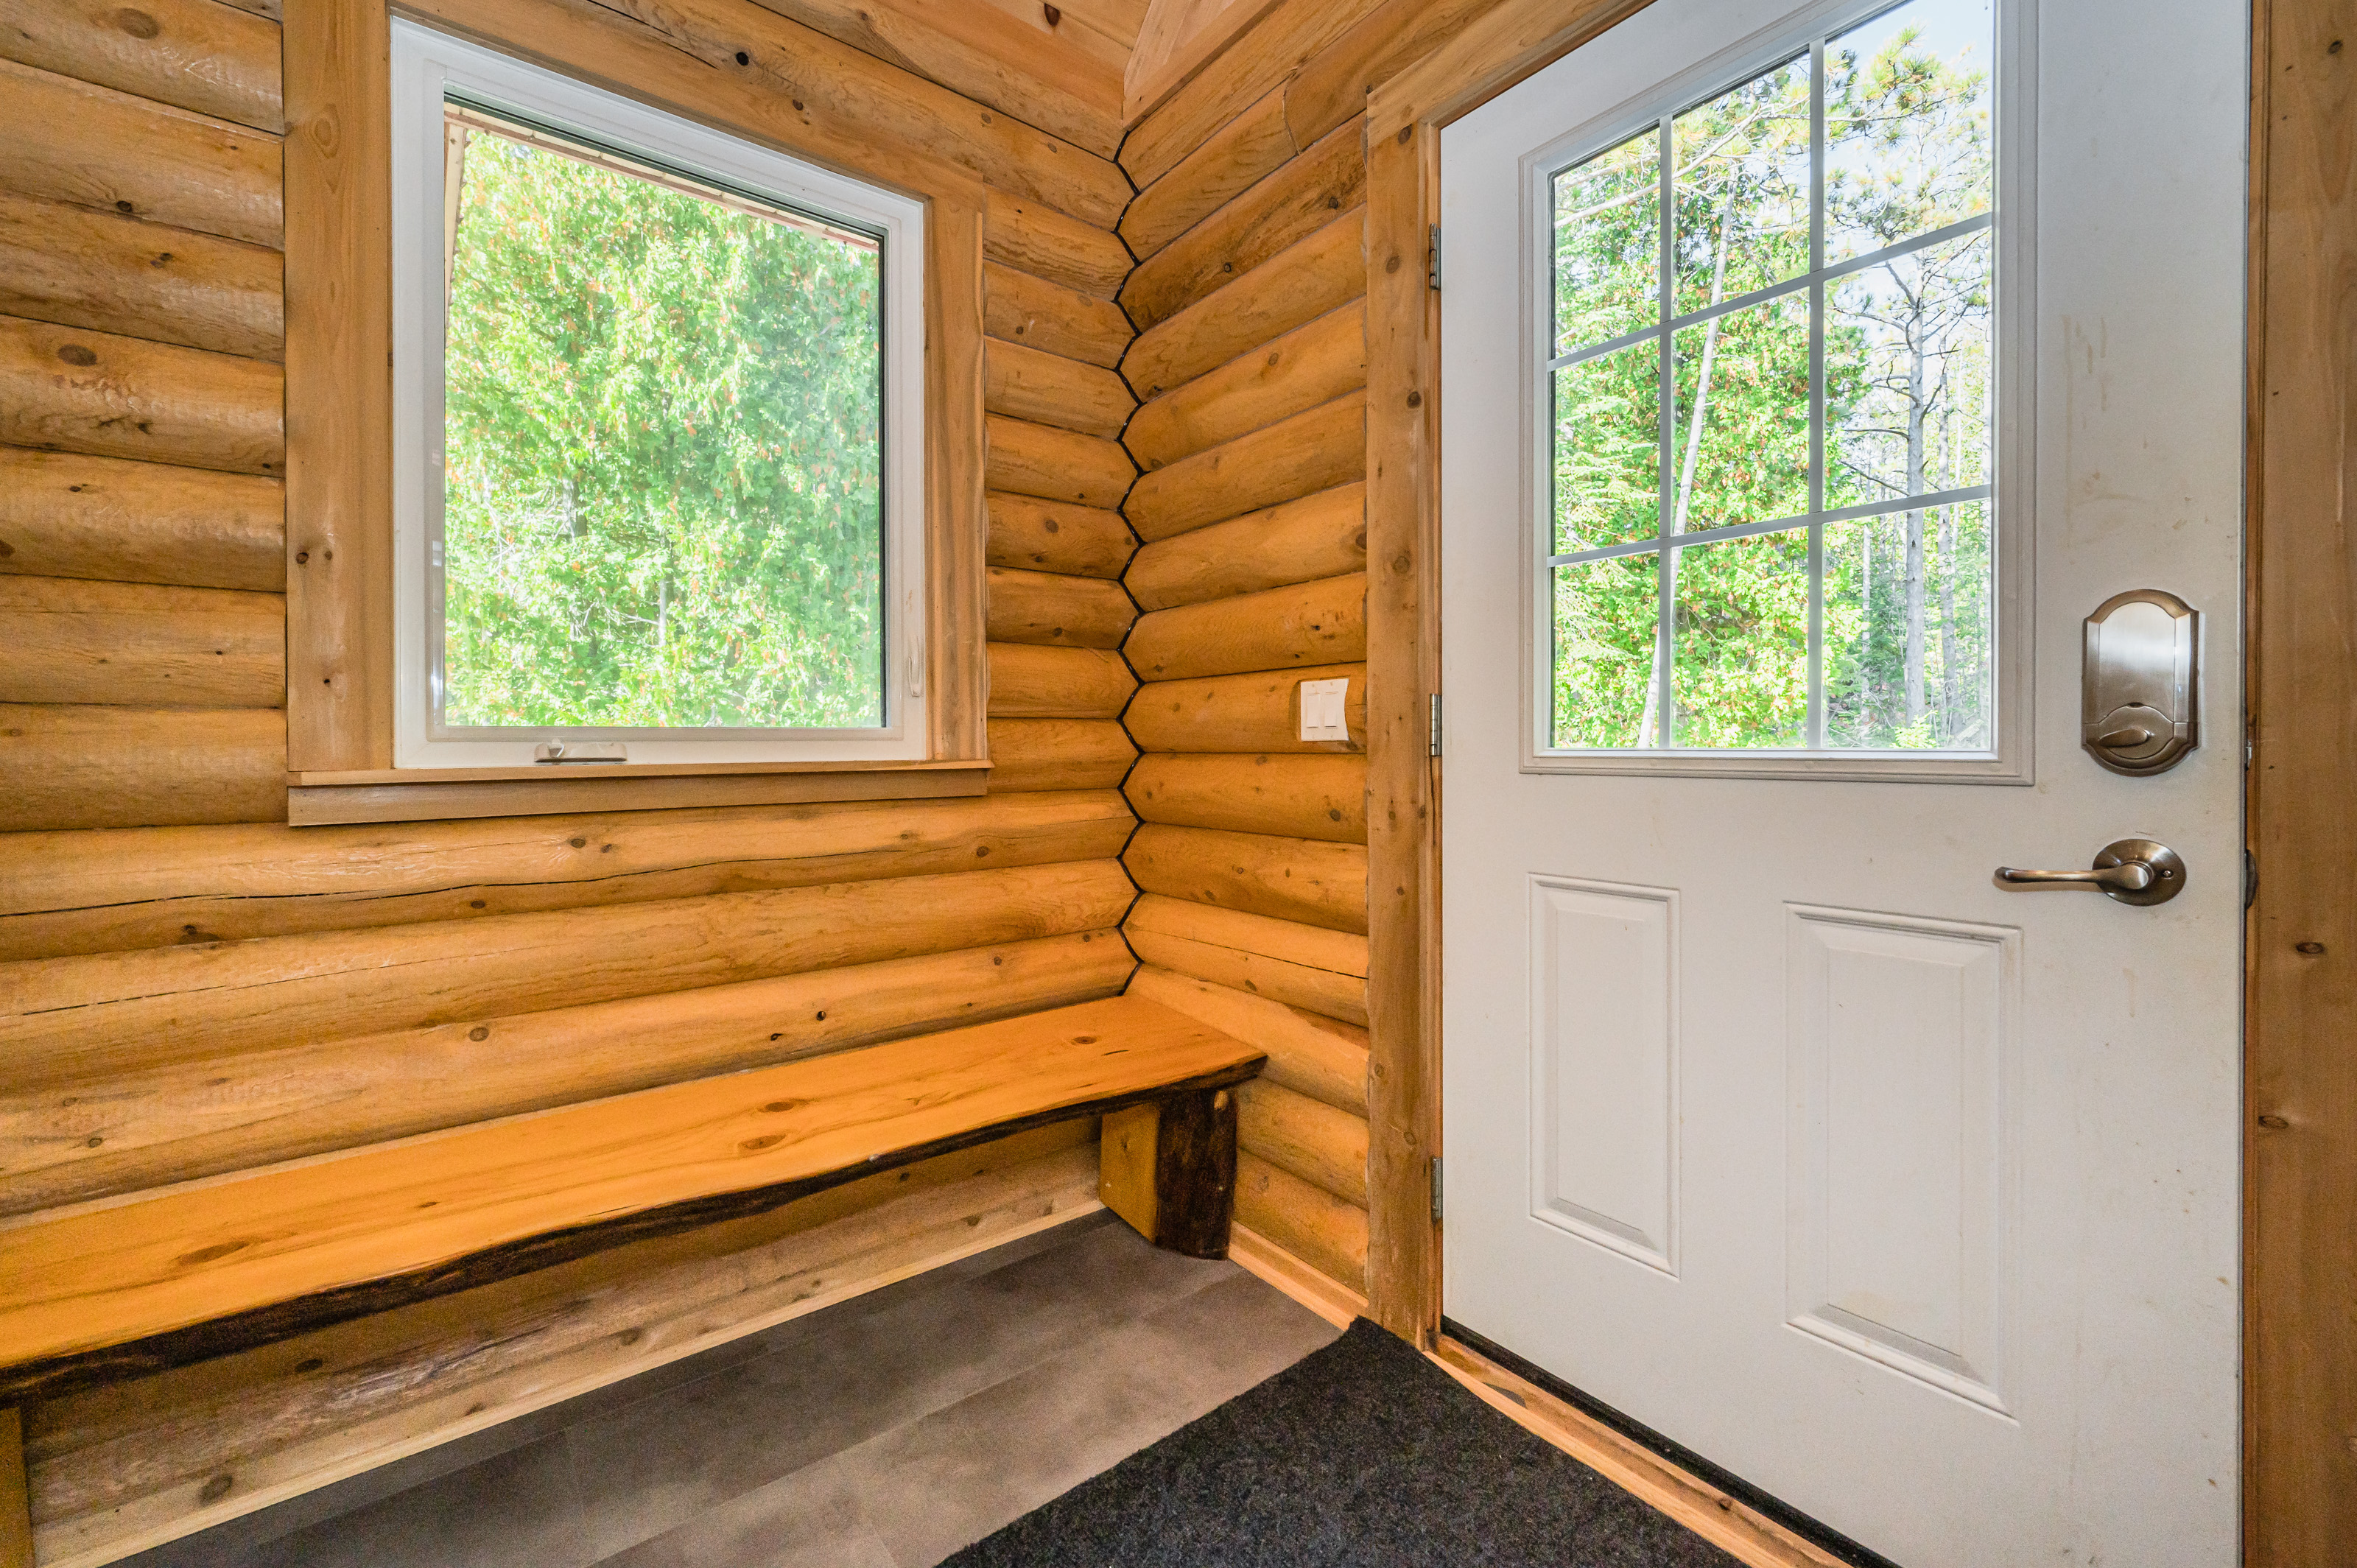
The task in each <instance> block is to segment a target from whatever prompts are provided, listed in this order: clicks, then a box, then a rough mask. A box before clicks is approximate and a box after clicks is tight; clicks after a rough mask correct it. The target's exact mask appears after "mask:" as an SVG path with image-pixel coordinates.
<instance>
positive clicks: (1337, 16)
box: [1121, 0, 1382, 189]
mask: <svg viewBox="0 0 2357 1568" xmlns="http://www.w3.org/2000/svg"><path fill="white" fill-rule="evenodd" d="M1381 3H1382V0H1317V3H1315V4H1310V5H1302V4H1298V3H1293V4H1287V5H1274V6H1271V7H1269V8H1268V10H1267V11H1266V12H1265V14H1264V15H1263V16H1261V17H1260V18H1259V19H1258V20H1257V21H1255V22H1254V24H1253V25H1252V26H1251V27H1247V28H1245V29H1244V30H1243V32H1242V33H1241V34H1239V35H1238V36H1237V38H1235V39H1234V41H1233V42H1232V43H1230V44H1229V45H1228V47H1227V48H1223V49H1222V50H1221V51H1220V52H1219V54H1218V55H1216V56H1215V57H1213V58H1212V59H1211V60H1209V61H1208V62H1206V63H1205V65H1204V66H1203V68H1202V70H1199V71H1197V72H1196V73H1195V74H1194V75H1193V76H1192V77H1190V78H1189V80H1188V81H1187V82H1186V83H1185V85H1183V86H1181V87H1179V89H1178V91H1175V92H1172V93H1170V94H1168V96H1167V97H1166V98H1164V99H1163V100H1162V101H1161V102H1159V103H1157V104H1156V105H1154V106H1153V107H1151V108H1150V109H1148V110H1147V111H1146V113H1144V114H1143V115H1137V114H1133V115H1132V118H1133V119H1135V121H1136V124H1134V125H1132V126H1131V127H1130V132H1129V134H1128V135H1127V136H1126V137H1125V138H1124V139H1123V142H1122V146H1121V166H1122V167H1123V168H1124V169H1125V171H1127V173H1128V175H1129V177H1130V178H1131V179H1132V180H1134V181H1135V182H1136V184H1137V186H1138V188H1140V189H1143V188H1146V187H1147V186H1150V185H1152V184H1154V183H1155V182H1156V181H1157V180H1158V179H1160V178H1161V177H1163V176H1164V175H1165V174H1167V173H1168V172H1169V171H1170V170H1171V169H1172V168H1173V167H1175V166H1177V165H1178V163H1179V160H1181V159H1182V158H1184V157H1185V156H1187V155H1188V154H1189V153H1191V152H1193V151H1194V150H1195V149H1196V148H1198V147H1200V146H1201V145H1203V144H1204V143H1205V142H1207V141H1209V140H1211V137H1212V136H1214V135H1216V134H1218V133H1219V130H1220V127H1221V126H1222V125H1225V124H1228V123H1229V122H1230V121H1231V120H1233V119H1234V118H1235V117H1236V116H1237V115H1239V114H1241V113H1243V112H1244V111H1245V109H1246V108H1247V107H1248V106H1250V105H1251V104H1252V103H1253V102H1254V101H1255V100H1257V99H1259V98H1260V97H1261V96H1262V95H1263V94H1265V93H1266V92H1267V91H1269V90H1270V89H1272V88H1275V87H1277V86H1279V85H1281V84H1282V83H1283V82H1284V81H1285V80H1286V78H1287V77H1289V76H1291V75H1292V74H1293V73H1294V72H1295V71H1297V70H1300V69H1301V67H1302V65H1303V64H1305V63H1306V62H1307V61H1308V60H1309V59H1311V58H1312V57H1313V56H1315V55H1316V54H1317V53H1318V51H1319V50H1320V49H1322V48H1325V47H1326V46H1327V44H1328V43H1329V41H1330V40H1332V39H1333V38H1337V37H1339V36H1340V34H1341V33H1342V32H1344V31H1345V30H1346V29H1347V28H1349V27H1351V24H1352V23H1354V22H1356V21H1357V20H1358V19H1359V18H1360V17H1361V16H1365V15H1366V14H1367V13H1368V12H1369V11H1372V10H1373V9H1374V8H1375V7H1376V6H1377V5H1380V4H1381Z"/></svg>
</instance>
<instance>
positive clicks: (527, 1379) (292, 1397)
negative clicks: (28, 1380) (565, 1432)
mask: <svg viewBox="0 0 2357 1568" xmlns="http://www.w3.org/2000/svg"><path fill="white" fill-rule="evenodd" d="M1096 1183H1097V1130H1096V1127H1095V1124H1094V1123H1093V1122H1087V1121H1081V1122H1062V1123H1059V1124H1057V1125H1055V1126H1051V1127H1044V1128H1040V1129H1039V1130H1037V1131H1035V1132H1030V1133H1017V1134H1016V1135H1015V1136H1014V1137H1011V1138H1004V1139H998V1140H995V1141H993V1142H991V1143H989V1144H982V1145H980V1146H978V1147H975V1148H972V1149H963V1150H960V1151H958V1152H957V1153H955V1154H952V1155H941V1156H938V1157H936V1158H935V1159H932V1160H928V1161H925V1162H922V1163H921V1164H919V1165H910V1166H906V1167H904V1168H902V1169H900V1170H897V1171H888V1172H879V1173H878V1174H877V1175H875V1176H868V1177H866V1178H864V1179H863V1180H860V1181H857V1182H854V1183H852V1184H850V1185H848V1186H845V1187H836V1188H834V1189H833V1190H831V1191H828V1192H823V1193H819V1194H816V1195H814V1196H813V1197H804V1198H801V1199H798V1200H796V1201H795V1202H792V1203H790V1204H786V1205H784V1206H782V1207H780V1208H778V1209H774V1210H772V1211H771V1212H770V1213H769V1214H766V1215H763V1216H760V1217H759V1219H753V1220H736V1221H731V1222H728V1223H726V1224H721V1225H716V1226H710V1227H706V1228H705V1229H704V1230H697V1231H692V1232H688V1233H685V1234H683V1235H679V1236H673V1237H666V1238H662V1239H657V1240H645V1241H640V1242H638V1243H635V1244H633V1245H631V1246H629V1247H624V1248H619V1249H617V1250H616V1251H611V1252H607V1253H601V1254H599V1255H597V1256H596V1257H591V1258H586V1259H582V1260H579V1261H578V1262H573V1263H567V1264H560V1265H558V1266H556V1267H554V1268H551V1269H545V1270H543V1271H541V1272H539V1273H534V1274H531V1275H527V1276H524V1277H522V1278H519V1279H515V1280H511V1281H507V1282H505V1283H500V1284H493V1285H487V1286H483V1287H480V1288H478V1289H476V1290H471V1291H468V1292H465V1293H462V1294H457V1295H453V1296H446V1297H443V1298H441V1299H439V1300H436V1301H431V1302H425V1303H420V1304H418V1305H414V1306H409V1307H404V1308H399V1309H396V1310H394V1311H393V1312H390V1313H385V1314H381V1315H378V1316H371V1317H369V1318H365V1319H361V1320H359V1321H356V1322H352V1323H348V1324H341V1325H338V1326H334V1327H330V1328H326V1329H321V1330H318V1331H317V1332H314V1333H311V1334H307V1335H302V1336H299V1337H296V1338H293V1339H287V1340H282V1341H279V1342H278V1343H275V1344H272V1345H266V1346H261V1347H257V1348H253V1349H250V1350H245V1351H242V1352H240V1353H238V1354H235V1355H231V1356H228V1357H224V1358H221V1359H217V1360H212V1361H208V1362H203V1363H200V1364H199V1365H196V1366H193V1367H188V1368H183V1369H178V1370H175V1371H171V1372H167V1373H163V1374H161V1375H159V1376H156V1377H152V1378H143V1379H140V1380H136V1381H134V1382H126V1383H114V1384H108V1385H105V1386H103V1387H101V1388H97V1389H92V1390H89V1391H84V1392H82V1393H80V1394H74V1395H69V1396H67V1397H65V1398H63V1399H59V1400H52V1401H48V1402H43V1403H41V1404H39V1405H37V1406H35V1407H33V1412H31V1413H33V1415H34V1418H35V1420H36V1422H37V1423H38V1424H37V1428H36V1431H37V1436H36V1439H35V1446H34V1449H33V1456H34V1470H35V1474H34V1477H33V1483H34V1507H35V1509H38V1512H39V1517H40V1519H41V1521H42V1522H41V1534H40V1540H41V1541H42V1542H43V1550H44V1551H47V1552H50V1553H51V1554H52V1557H51V1560H52V1561H55V1562H65V1561H69V1560H75V1561H82V1562H89V1563H94V1562H111V1561H113V1560H116V1559H118V1558H121V1557H123V1556H124V1555H126V1554H128V1553H131V1552H137V1551H139V1550H141V1549H142V1548H144V1547H147V1546H150V1545H153V1544H155V1543H156V1542H158V1541H168V1540H172V1539H174V1538H176V1537H178V1536H182V1535H186V1534H188V1532H189V1531H191V1530H197V1529H201V1528H203V1527H204V1526H207V1525H210V1524H215V1523H219V1522H221V1521H222V1520H226V1519H230V1518H233V1517H235V1516H237V1515H240V1514H242V1513H245V1512H247V1511H249V1510H251V1509H255V1508H259V1507H262V1506H264V1505H265V1504H268V1503H272V1502H276V1501H279V1500H282V1499H285V1498H291V1497H296V1496H298V1495H300V1494H301V1493H304V1492H306V1491H309V1490H311V1489H313V1488H315V1487H320V1486H323V1485H325V1484H327V1483H328V1482H331V1481H334V1480H337V1479H340V1478H342V1477H348V1476H351V1475H354V1474H357V1473H359V1472H361V1471H363V1470H367V1469H371V1468H373V1467H376V1466H382V1465H384V1464H387V1463H389V1462H391V1461H393V1460H394V1459H396V1458H399V1457H401V1456H402V1455H407V1454H412V1453H414V1452H416V1451H418V1450H419V1449H421V1448H425V1447H430V1446H433V1445H434V1444H439V1443H444V1442H447V1441H449V1440H451V1439H454V1438H457V1437H461V1436H464V1435H466V1434H468V1433H472V1432H477V1431H480V1430H482V1429H484V1428H486V1427H489V1426H493V1425H497V1424H499V1423H502V1422H506V1421H509V1420H512V1419H514V1418H516V1417H518V1416H522V1415H526V1414H529V1413H531V1412H534V1411H538V1410H542V1409H544V1408H546V1407H547V1406H549V1405H552V1404H555V1403H558V1402H562V1401H564V1400H565V1399H567V1398H570V1397H573V1396H575V1395H578V1394H581V1393H585V1392H588V1391H593V1390H595V1389H597V1388H600V1387H604V1386H607V1385H608V1384H611V1383H614V1382H617V1381H619V1380H622V1379H624V1378H627V1377H630V1376H631V1375H633V1374H635V1373H638V1372H641V1371H648V1370H651V1369H656V1368H660V1367H662V1366H664V1365H667V1364H669V1363H671V1362H673V1361H674V1360H676V1359H680V1358H682V1357H685V1356H689V1355H692V1354H694V1353H695V1352H697V1351H700V1350H704V1349H707V1348H718V1347H720V1346H723V1345H726V1343H728V1342H729V1341H731V1340H735V1339H737V1338H739V1337H743V1336H744V1335H746V1334H748V1333H749V1332H751V1331H753V1330H756V1329H759V1328H765V1327H770V1326H774V1325H776V1324H779V1323H781V1322H785V1321H788V1320H791V1319H793V1318H796V1317H800V1316H804V1315H806V1314H809V1313H812V1312H815V1311H818V1310H820V1309H822V1308H823V1307H826V1306H829V1305H833V1304H834V1303H836V1302H839V1301H844V1300H846V1299H848V1298H850V1297H853V1296H856V1295H859V1294H863V1293H865V1292H867V1291H870V1290H874V1289H876V1288H877V1287H878V1286H880V1285H885V1284H888V1283H892V1282H893V1281H895V1280H899V1279H905V1278H907V1277H908V1276H909V1275H910V1274H913V1273H922V1272H924V1271H925V1270H927V1269H930V1268H933V1267H937V1266H939V1265H941V1264H942V1263H945V1262H953V1261H955V1260H956V1259H958V1258H962V1257H966V1256H970V1255H971V1254H973V1253H974V1252H977V1251H984V1250H986V1249H988V1248H990V1247H993V1246H996V1245H998V1244H1001V1243H1003V1242H1006V1241H1010V1240H1015V1239H1017V1238H1018V1237H1021V1236H1025V1235H1028V1234H1031V1233H1032V1232H1034V1231H1037V1230H1040V1229H1042V1228H1043V1227H1047V1226H1051V1225H1055V1224H1058V1223H1061V1222H1062V1221H1064V1220H1065V1219H1069V1218H1071V1217H1072V1216H1074V1215H1079V1214H1084V1213H1087V1212H1089V1211H1090V1210H1091V1209H1092V1208H1095V1206H1096ZM221 1477H229V1481H228V1485H227V1486H226V1487H224V1486H223V1485H222V1484H221Z"/></svg>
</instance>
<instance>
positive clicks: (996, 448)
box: [985, 413, 1137, 509]
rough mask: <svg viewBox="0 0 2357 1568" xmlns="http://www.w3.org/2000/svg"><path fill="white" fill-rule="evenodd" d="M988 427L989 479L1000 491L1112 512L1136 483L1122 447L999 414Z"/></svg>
mask: <svg viewBox="0 0 2357 1568" xmlns="http://www.w3.org/2000/svg"><path fill="white" fill-rule="evenodd" d="M987 423H988V427H989V434H988V440H989V453H988V456H987V458H986V460H985V461H986V467H985V475H986V478H987V480H988V483H989V487H990V489H994V490H1012V491H1014V492H1015V493H1016V494H1017V495H1026V496H1038V497H1039V498H1041V499H1045V500H1051V501H1070V502H1071V503H1073V504H1075V505H1078V506H1089V507H1097V508H1100V509H1110V508H1114V507H1118V506H1119V505H1120V504H1121V500H1122V498H1123V497H1124V496H1125V495H1127V494H1128V493H1129V486H1130V481H1131V480H1132V479H1134V478H1136V475H1137V468H1136V465H1135V464H1133V463H1132V462H1131V461H1130V460H1129V454H1128V453H1126V452H1125V451H1123V450H1122V449H1121V446H1120V444H1119V443H1118V442H1114V441H1106V440H1103V439H1101V438H1100V437H1097V436H1094V435H1080V434H1078V433H1076V432H1073V431H1070V430H1058V429H1056V428H1054V427H1053V426H1051V425H1046V424H1032V423H1030V422H1029V421H1028V420H1021V419H1008V418H1006V417H1005V416H1004V415H1001V414H996V413H994V414H992V415H990V416H989V418H988V422H987Z"/></svg>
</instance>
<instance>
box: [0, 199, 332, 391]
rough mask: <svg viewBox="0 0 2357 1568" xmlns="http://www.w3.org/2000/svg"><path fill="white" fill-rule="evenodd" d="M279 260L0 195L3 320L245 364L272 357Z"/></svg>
mask: <svg viewBox="0 0 2357 1568" xmlns="http://www.w3.org/2000/svg"><path fill="white" fill-rule="evenodd" d="M284 273H285V267H284V265H283V263H282V260H281V258H280V256H279V254H278V252H276V251H274V250H272V249H270V248H269V247H267V246H264V245H254V244H249V243H248V242H245V241H243V240H224V239H222V238H221V237H220V236H219V235H216V234H199V233H195V232H192V231H188V230H186V229H167V228H166V227H164V226H163V225H162V224H160V223H149V222H146V221H145V220H142V219H137V218H126V217H124V216H123V215H122V214H121V213H119V212H93V211H91V209H89V208H87V207H75V206H72V205H70V204H69V203H66V202H62V201H41V200H37V199H33V198H31V197H27V196H9V195H5V194H0V312H5V313H6V314H8V315H11V316H21V317H26V318H27V319H28V320H37V321H51V322H56V323H58V324H59V325H61V326H66V327H87V328H92V329H94V330H97V331H101V332H120V333H123V334H124V335H125V336H127V337H133V338H148V339H151V340H153V341H156V342H159V343H178V344H180V345H182V346H183V347H185V348H190V349H212V350H214V351H215V352H217V353H223V354H242V355H245V356H247V357H248V358H250V359H260V360H275V359H277V358H279V355H280V349H281V346H282V344H283V343H284V341H285V295H284V289H283V282H284Z"/></svg>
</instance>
